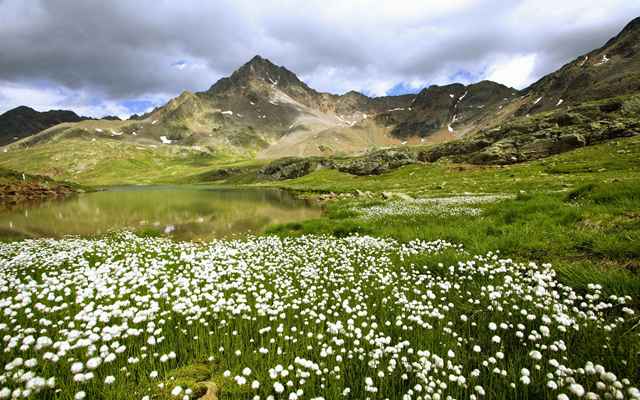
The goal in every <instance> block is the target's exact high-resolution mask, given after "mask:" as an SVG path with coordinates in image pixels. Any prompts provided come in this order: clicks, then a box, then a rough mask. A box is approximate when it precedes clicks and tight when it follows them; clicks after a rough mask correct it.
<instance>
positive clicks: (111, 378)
mask: <svg viewBox="0 0 640 400" xmlns="http://www.w3.org/2000/svg"><path fill="white" fill-rule="evenodd" d="M115 381H116V378H115V376H113V375H109V376H107V377H106V378H104V383H105V384H107V385H111V384H112V383H113V382H115Z"/></svg>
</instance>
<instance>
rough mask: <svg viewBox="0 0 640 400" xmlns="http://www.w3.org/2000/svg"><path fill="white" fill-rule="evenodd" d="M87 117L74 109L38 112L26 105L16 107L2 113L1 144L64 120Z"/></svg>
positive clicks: (0, 126) (0, 123) (0, 119)
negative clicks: (81, 115)
mask: <svg viewBox="0 0 640 400" xmlns="http://www.w3.org/2000/svg"><path fill="white" fill-rule="evenodd" d="M83 119H86V118H84V117H80V116H78V115H77V114H76V113H74V112H73V111H66V110H51V111H45V112H38V111H36V110H34V109H33V108H29V107H26V106H20V107H16V108H14V109H12V110H9V111H7V112H5V113H4V114H2V115H0V146H4V145H6V144H8V143H11V142H15V141H16V140H19V139H22V138H24V137H27V136H30V135H33V134H34V133H37V132H40V131H42V130H45V129H47V128H49V127H51V126H54V125H57V124H60V123H62V122H78V121H82V120H83Z"/></svg>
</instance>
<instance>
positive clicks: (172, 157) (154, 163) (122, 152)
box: [0, 138, 242, 186]
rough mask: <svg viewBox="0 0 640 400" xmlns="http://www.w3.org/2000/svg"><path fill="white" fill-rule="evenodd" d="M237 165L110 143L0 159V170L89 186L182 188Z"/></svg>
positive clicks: (73, 143) (229, 158)
mask: <svg viewBox="0 0 640 400" xmlns="http://www.w3.org/2000/svg"><path fill="white" fill-rule="evenodd" d="M239 162H240V163H241V162H242V161H241V160H238V158H237V156H235V155H224V154H218V153H213V154H211V153H206V152H202V151H197V150H195V149H192V148H189V147H178V146H162V145H158V146H156V147H155V148H152V147H149V146H143V145H136V144H130V143H125V142H120V141H117V140H112V139H100V140H96V141H93V142H92V141H89V140H87V139H81V138H78V139H65V140H63V141H58V142H51V143H46V144H42V145H38V146H34V147H30V148H22V149H16V148H12V149H11V150H10V151H8V152H7V153H0V167H4V168H10V169H14V170H18V171H24V172H27V173H29V174H38V175H46V176H49V177H52V178H54V179H57V180H65V181H73V182H77V183H80V184H84V185H90V186H108V185H121V184H152V183H177V182H184V181H185V177H189V176H191V175H197V174H200V173H205V172H206V171H210V170H211V169H213V168H219V167H225V166H227V165H231V166H233V165H236V164H238V163H239Z"/></svg>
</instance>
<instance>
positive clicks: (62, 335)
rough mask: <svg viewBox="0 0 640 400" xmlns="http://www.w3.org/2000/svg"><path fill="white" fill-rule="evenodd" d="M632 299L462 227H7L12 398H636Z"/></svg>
mask: <svg viewBox="0 0 640 400" xmlns="http://www.w3.org/2000/svg"><path fill="white" fill-rule="evenodd" d="M633 301H634V299H631V298H630V297H628V296H626V297H625V296H615V295H605V294H604V292H603V290H602V288H601V287H599V286H598V285H589V287H588V290H587V291H586V292H582V293H578V292H576V291H575V290H573V289H572V288H570V287H567V286H564V285H563V284H561V283H560V282H559V281H558V279H557V277H556V274H555V272H554V270H553V269H552V267H551V265H548V264H542V265H538V264H535V263H520V262H515V261H513V260H510V259H506V258H503V257H501V256H500V254H497V253H489V254H483V255H473V254H468V253H467V252H465V250H464V249H463V248H462V247H461V246H459V245H456V244H452V243H448V242H446V241H433V242H424V241H412V242H408V243H399V242H397V241H395V240H391V239H382V238H373V237H366V236H352V237H347V238H341V239H338V238H332V237H324V236H303V237H298V238H278V237H273V236H264V237H250V238H246V239H242V240H236V241H214V242H211V243H207V244H194V243H180V242H173V241H170V240H167V239H161V238H142V237H138V236H136V235H134V234H130V233H122V234H117V235H113V236H109V237H106V238H102V239H77V238H68V239H61V240H51V239H42V240H26V241H21V242H13V243H3V244H0V315H1V316H0V336H1V337H2V346H1V348H2V351H1V352H0V367H1V370H0V399H8V398H32V399H35V398H37V399H78V400H81V399H143V400H150V399H197V398H200V397H201V396H205V395H206V392H207V390H208V388H211V387H215V388H216V390H217V397H218V398H243V399H289V400H296V399H403V400H409V399H434V400H437V399H443V400H444V399H483V398H487V399H497V398H522V399H527V398H529V399H541V398H551V399H559V400H563V399H569V398H585V399H600V398H601V399H638V398H640V391H638V389H637V388H636V387H637V385H638V380H639V377H638V374H639V372H638V371H639V362H638V358H639V353H638V352H639V351H640V346H639V343H640V338H639V336H638V330H637V317H636V314H635V312H634V308H633V306H632V304H633ZM208 398H215V397H208Z"/></svg>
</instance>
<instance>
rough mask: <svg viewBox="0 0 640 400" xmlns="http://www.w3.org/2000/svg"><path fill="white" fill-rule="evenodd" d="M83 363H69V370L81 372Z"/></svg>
mask: <svg viewBox="0 0 640 400" xmlns="http://www.w3.org/2000/svg"><path fill="white" fill-rule="evenodd" d="M83 369H84V365H83V364H82V363H81V362H74V363H73V364H71V372H72V373H74V374H77V373H80V372H82V370H83Z"/></svg>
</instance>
